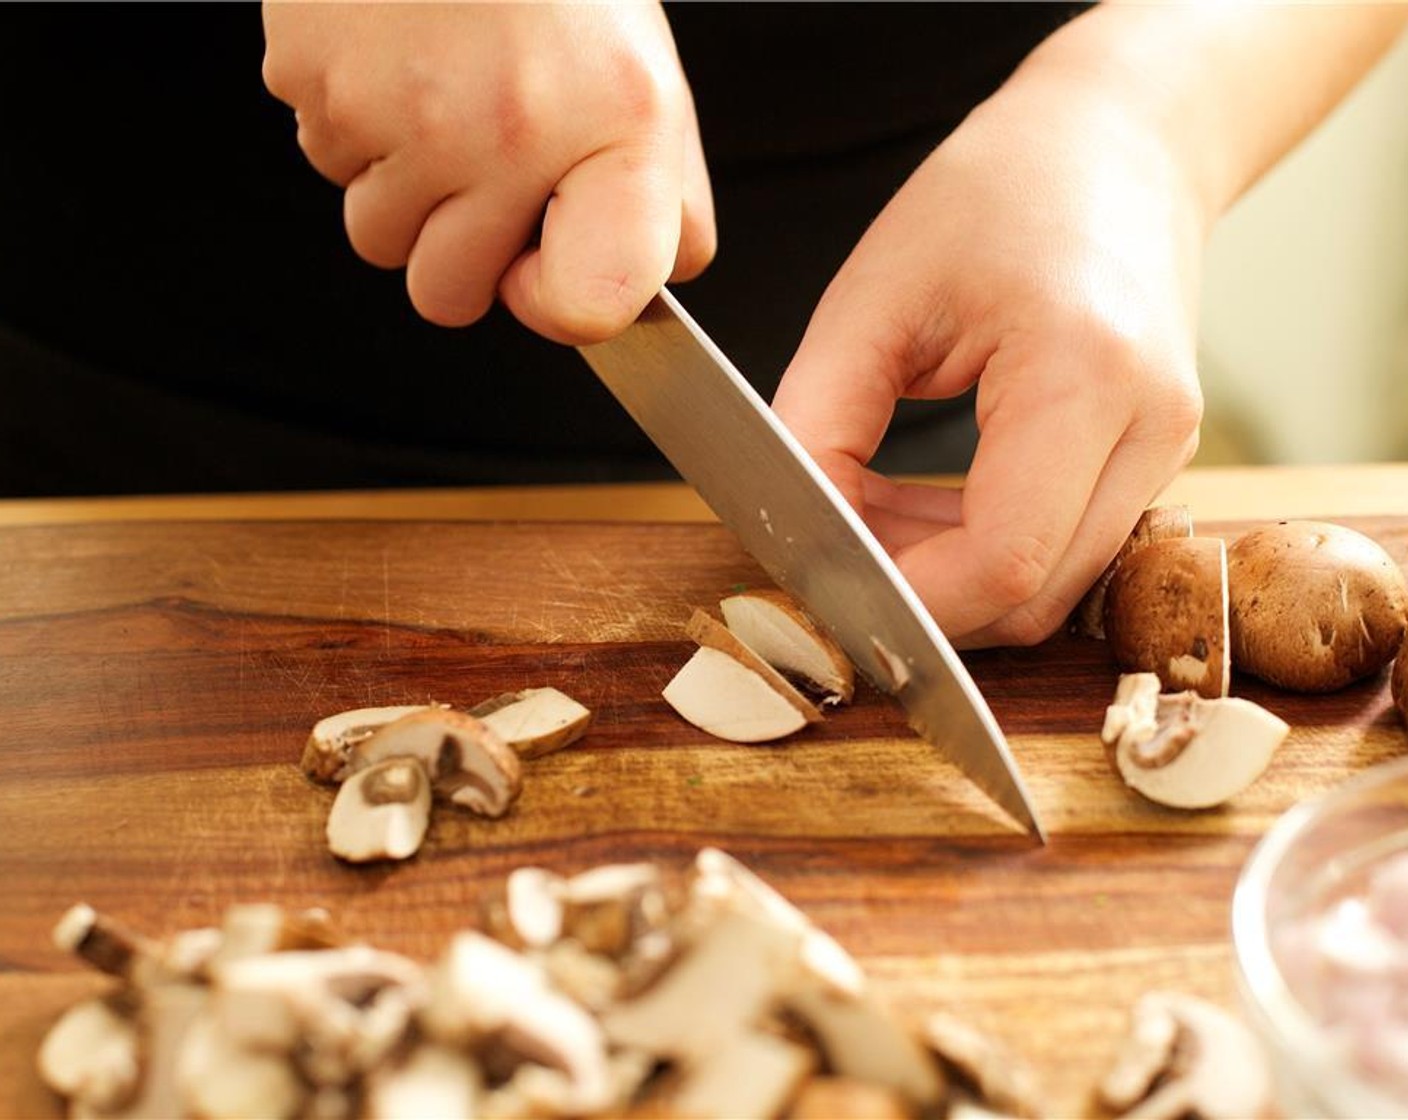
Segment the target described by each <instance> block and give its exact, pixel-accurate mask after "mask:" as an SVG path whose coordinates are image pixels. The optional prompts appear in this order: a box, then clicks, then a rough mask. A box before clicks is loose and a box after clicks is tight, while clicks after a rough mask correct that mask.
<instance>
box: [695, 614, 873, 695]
mask: <svg viewBox="0 0 1408 1120" xmlns="http://www.w3.org/2000/svg"><path fill="white" fill-rule="evenodd" d="M719 609H720V610H721V611H722V612H723V616H724V622H725V623H726V624H727V625H728V628H729V629H730V630H731V631H733V633H734V634H736V635H738V638H739V640H741V641H742V642H743V644H744V645H746V646H748V647H749V648H750V649H752V650H753V651H755V652H756V653H757V654H758V656H759V657H761V658H762V659H763V660H764V661H766V662H767V663H768V664H769V665H771V666H772V667H773V668H774V669H778V670H780V671H781V672H784V673H788V674H792V675H795V676H797V677H800V678H801V679H803V680H804V681H806V682H808V683H809V684H810V685H811V686H812V687H813V688H815V689H816V690H817V691H819V692H822V693H825V694H826V696H825V700H824V703H828V704H844V703H846V702H847V701H849V700H850V699H851V696H852V695H853V694H854V693H855V687H856V671H855V666H853V665H852V664H851V659H850V658H849V657H847V656H846V654H845V651H844V650H842V649H841V647H840V645H838V644H837V643H836V641H835V639H833V638H832V637H831V635H829V634H827V633H826V632H825V631H823V630H822V629H821V628H820V627H819V626H818V625H817V624H816V623H815V622H814V621H813V620H812V618H811V617H810V616H809V615H808V614H807V613H806V612H805V611H804V610H802V608H801V607H800V606H799V605H798V604H797V602H796V601H795V600H794V599H793V598H792V597H791V596H790V595H787V594H786V593H785V592H782V591H773V590H760V591H744V592H740V593H739V594H737V595H730V596H729V597H728V598H726V599H724V600H722V601H721V602H720V603H719Z"/></svg>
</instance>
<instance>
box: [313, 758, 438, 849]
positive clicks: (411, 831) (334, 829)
mask: <svg viewBox="0 0 1408 1120" xmlns="http://www.w3.org/2000/svg"><path fill="white" fill-rule="evenodd" d="M429 824H430V779H429V777H428V776H427V775H426V772H425V767H424V766H422V765H421V763H420V761H419V760H418V759H415V758H388V759H385V760H383V761H381V762H377V763H374V764H373V765H371V766H368V767H367V768H366V769H365V770H358V771H357V772H356V773H354V774H353V775H352V776H351V777H350V778H348V779H347V780H346V781H345V782H343V783H342V788H341V789H339V790H338V791H337V797H336V799H335V800H334V801H333V803H332V811H331V812H329V813H328V823H327V837H328V847H329V848H330V849H331V850H332V853H333V855H335V856H339V857H340V858H342V859H345V860H347V861H348V862H350V863H367V862H370V861H371V860H378V859H406V858H408V857H410V856H413V855H415V854H416V852H417V851H419V850H420V844H421V841H422V840H423V839H425V830H426V828H427V827H428V826H429Z"/></svg>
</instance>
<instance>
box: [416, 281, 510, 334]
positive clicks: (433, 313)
mask: <svg viewBox="0 0 1408 1120" xmlns="http://www.w3.org/2000/svg"><path fill="white" fill-rule="evenodd" d="M406 294H407V295H408V296H409V297H410V300H411V306H412V307H413V308H415V311H416V314H417V315H419V316H420V317H421V318H422V319H424V320H425V321H426V322H428V323H433V324H434V325H435V326H437V327H467V326H469V325H470V324H471V323H477V322H478V321H479V320H480V319H482V318H484V316H485V315H487V314H488V312H489V307H490V306H491V304H492V303H493V295H492V293H490V294H483V293H477V292H474V291H471V290H468V289H462V290H454V291H452V290H450V289H449V288H447V287H446V286H444V285H443V284H438V283H434V282H430V281H427V280H425V279H424V278H423V277H422V276H421V275H420V274H418V273H415V272H408V273H407V275H406Z"/></svg>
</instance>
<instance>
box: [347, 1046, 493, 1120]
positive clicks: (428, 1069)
mask: <svg viewBox="0 0 1408 1120" xmlns="http://www.w3.org/2000/svg"><path fill="white" fill-rule="evenodd" d="M482 1088H483V1077H482V1076H481V1074H480V1071H479V1067H478V1066H477V1065H475V1064H474V1061H473V1059H472V1058H470V1056H469V1055H468V1054H466V1053H464V1051H462V1050H457V1049H455V1048H453V1047H449V1046H439V1045H436V1044H435V1043H428V1042H423V1043H420V1044H419V1045H417V1046H416V1047H415V1048H414V1049H413V1050H412V1051H411V1052H410V1053H409V1054H407V1055H406V1056H405V1057H404V1058H402V1059H401V1060H400V1061H397V1062H391V1063H388V1064H386V1065H383V1066H379V1067H378V1068H376V1069H374V1070H372V1071H371V1072H370V1073H368V1074H367V1077H366V1081H365V1085H364V1105H363V1110H362V1115H363V1117H364V1118H365V1120H403V1118H404V1117H416V1118H417V1120H462V1118H463V1117H466V1116H477V1115H479V1111H478V1102H479V1099H480V1093H481V1091H482Z"/></svg>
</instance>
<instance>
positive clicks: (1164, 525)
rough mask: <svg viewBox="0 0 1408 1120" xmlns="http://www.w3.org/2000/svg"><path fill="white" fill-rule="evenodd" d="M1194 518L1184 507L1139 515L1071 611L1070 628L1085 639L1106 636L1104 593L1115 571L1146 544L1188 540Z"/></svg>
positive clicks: (1161, 507) (1191, 533)
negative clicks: (1097, 577) (1174, 539)
mask: <svg viewBox="0 0 1408 1120" xmlns="http://www.w3.org/2000/svg"><path fill="white" fill-rule="evenodd" d="M1192 535H1193V518H1192V516H1191V515H1190V514H1189V512H1188V507H1187V506H1154V507H1152V508H1150V509H1146V510H1145V511H1144V512H1143V513H1141V514H1140V515H1139V520H1138V521H1136V522H1135V523H1134V528H1133V529H1131V530H1130V533H1129V536H1128V537H1127V538H1125V542H1124V544H1123V545H1121V546H1120V550H1119V552H1117V553H1115V557H1114V559H1113V560H1111V561H1110V562H1109V564H1107V565H1106V567H1105V570H1104V571H1103V572H1101V573H1100V578H1099V579H1097V580H1096V581H1095V583H1094V584H1092V585H1091V587H1090V590H1089V591H1087V592H1086V593H1085V595H1084V597H1083V598H1082V599H1081V601H1080V602H1079V603H1077V604H1076V609H1075V610H1074V611H1073V612H1071V619H1070V628H1071V630H1073V631H1074V632H1075V633H1077V634H1080V635H1081V636H1083V637H1086V638H1103V637H1104V636H1105V592H1106V590H1107V589H1108V588H1109V585H1110V580H1111V579H1112V578H1113V577H1114V574H1115V569H1116V568H1118V567H1119V566H1120V565H1121V564H1122V563H1124V562H1125V560H1127V559H1128V558H1129V557H1130V556H1131V555H1133V554H1134V553H1136V552H1138V551H1139V550H1140V549H1141V548H1143V547H1144V546H1145V545H1150V544H1153V543H1154V542H1155V541H1161V540H1166V539H1168V538H1170V537H1191V536H1192Z"/></svg>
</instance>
